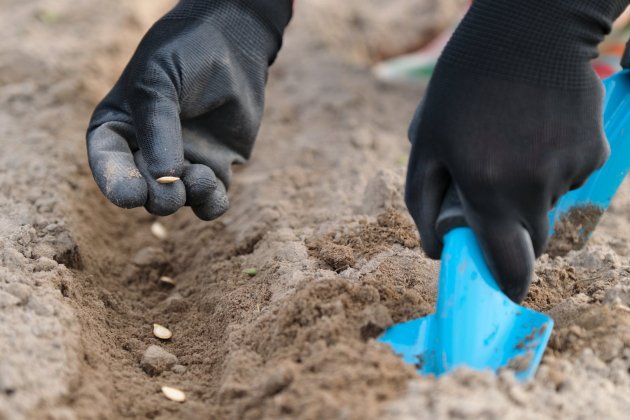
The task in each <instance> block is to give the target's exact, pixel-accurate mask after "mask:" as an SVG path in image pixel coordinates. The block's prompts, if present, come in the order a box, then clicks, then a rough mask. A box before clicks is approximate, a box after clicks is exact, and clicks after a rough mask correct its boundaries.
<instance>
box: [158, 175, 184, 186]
mask: <svg viewBox="0 0 630 420" xmlns="http://www.w3.org/2000/svg"><path fill="white" fill-rule="evenodd" d="M177 181H179V177H176V176H163V177H161V178H158V179H157V182H159V183H160V184H172V183H174V182H177Z"/></svg>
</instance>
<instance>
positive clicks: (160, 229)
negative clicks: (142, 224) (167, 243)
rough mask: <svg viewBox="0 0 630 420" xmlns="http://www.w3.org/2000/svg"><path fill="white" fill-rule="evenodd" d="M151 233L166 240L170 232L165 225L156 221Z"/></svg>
mask: <svg viewBox="0 0 630 420" xmlns="http://www.w3.org/2000/svg"><path fill="white" fill-rule="evenodd" d="M151 233H152V234H153V235H154V236H155V237H156V238H158V239H162V240H164V239H166V238H168V232H167V231H166V228H165V227H164V225H163V224H162V223H160V222H154V223H153V224H152V225H151Z"/></svg>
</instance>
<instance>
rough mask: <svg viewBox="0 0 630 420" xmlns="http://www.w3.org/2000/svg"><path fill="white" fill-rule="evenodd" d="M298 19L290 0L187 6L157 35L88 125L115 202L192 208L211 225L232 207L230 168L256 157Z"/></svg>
mask: <svg viewBox="0 0 630 420" xmlns="http://www.w3.org/2000/svg"><path fill="white" fill-rule="evenodd" d="M267 4H268V7H267V8H265V7H266V5H267ZM290 15H291V6H290V0H279V1H274V0H259V1H253V2H248V1H230V0H217V1H213V2H209V1H206V0H183V1H181V2H180V3H179V4H178V5H177V6H176V7H175V8H174V9H173V10H172V11H171V12H169V13H168V14H167V15H166V16H164V17H163V18H162V19H160V20H159V21H158V22H157V23H156V24H155V25H154V26H153V27H152V28H151V29H150V30H149V32H148V33H147V34H146V35H145V37H144V39H143V40H142V41H141V43H140V45H139V47H138V49H137V51H136V52H135V54H134V55H133V57H132V59H131V61H130V62H129V64H128V65H127V67H126V68H125V70H124V72H123V74H122V76H121V77H120V79H119V80H118V82H117V83H116V85H115V86H114V88H113V89H112V90H111V92H110V93H109V94H108V95H107V96H106V97H105V99H104V100H103V101H102V102H101V103H100V104H99V105H98V107H97V108H96V110H95V112H94V115H93V117H92V120H91V122H90V126H89V129H88V134H87V147H88V158H89V163H90V167H91V169H92V172H93V175H94V178H95V180H96V182H97V184H98V186H99V187H100V189H101V191H102V192H103V193H104V194H105V196H106V197H107V198H108V199H109V200H110V201H112V202H113V203H114V204H116V205H118V206H120V207H124V208H133V207H141V206H145V207H146V209H147V210H148V211H149V212H151V213H153V214H156V215H168V214H172V213H174V212H175V211H177V210H178V209H179V208H180V207H182V206H184V205H188V206H191V207H192V209H193V211H194V212H195V214H196V215H197V216H198V217H200V218H201V219H204V220H211V219H214V218H216V217H218V216H220V215H221V214H223V213H224V212H225V211H226V210H227V208H228V199H227V194H226V190H227V187H228V186H229V183H230V177H231V165H232V164H233V163H240V162H243V161H245V160H246V159H248V158H249V156H250V153H251V150H252V147H253V144H254V140H255V138H256V135H257V132H258V129H259V126H260V121H261V118H262V113H263V104H264V88H265V83H266V79H267V72H268V67H269V65H270V64H271V62H272V61H273V60H274V58H275V56H276V54H277V52H278V50H279V49H280V45H281V36H282V31H283V30H284V27H285V26H286V24H287V23H288V20H289V19H290ZM164 176H174V177H179V178H180V180H178V181H176V182H175V183H172V184H160V183H159V182H157V179H158V178H161V177H164Z"/></svg>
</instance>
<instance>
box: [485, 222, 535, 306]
mask: <svg viewBox="0 0 630 420" xmlns="http://www.w3.org/2000/svg"><path fill="white" fill-rule="evenodd" d="M473 229H474V228H473ZM474 230H475V229H474ZM477 235H478V238H479V242H480V244H481V248H482V250H483V253H484V256H485V259H486V261H487V263H488V267H489V268H490V271H491V272H492V274H493V275H494V277H495V280H496V281H497V283H498V284H499V287H500V288H501V290H502V291H503V293H505V294H506V295H507V296H508V297H509V298H510V299H511V300H513V301H514V302H516V303H520V302H522V301H523V300H524V299H525V296H527V291H528V290H529V285H530V283H531V280H532V276H533V273H534V263H535V256H534V249H533V245H532V241H531V238H530V236H529V233H528V232H527V230H526V229H525V228H523V227H522V226H520V225H518V224H514V225H513V226H510V227H507V228H505V227H502V228H496V229H477Z"/></svg>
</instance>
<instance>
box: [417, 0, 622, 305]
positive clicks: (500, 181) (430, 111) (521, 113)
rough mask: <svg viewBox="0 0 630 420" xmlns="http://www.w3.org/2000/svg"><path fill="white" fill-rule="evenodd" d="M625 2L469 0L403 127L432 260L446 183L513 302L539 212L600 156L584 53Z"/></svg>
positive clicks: (531, 251)
mask: <svg viewBox="0 0 630 420" xmlns="http://www.w3.org/2000/svg"><path fill="white" fill-rule="evenodd" d="M626 5H627V0H616V1H615V0H605V1H604V0H600V1H595V0H593V1H573V0H554V1H547V0H532V1H522V0H500V1H495V0H475V2H474V3H473V5H472V8H471V9H470V11H469V13H468V14H467V15H466V17H465V19H464V21H463V22H462V24H461V25H460V26H459V28H458V29H457V31H456V32H455V34H454V35H453V38H452V39H451V41H450V42H449V44H448V45H447V47H446V49H445V51H444V53H443V55H442V57H441V58H440V60H439V62H438V65H437V67H436V69H435V73H434V75H433V78H432V80H431V82H430V84H429V87H428V89H427V92H426V95H425V97H424V99H423V101H422V103H421V105H420V106H419V107H418V110H417V112H416V115H415V117H414V119H413V122H412V124H411V127H410V129H409V136H410V140H411V142H412V152H411V156H410V160H409V170H408V173H407V185H406V202H407V206H408V208H409V210H410V212H411V215H412V216H413V218H414V220H415V222H416V224H417V226H418V229H419V231H420V235H421V238H422V246H423V248H424V250H425V251H426V253H427V255H428V256H429V257H431V258H436V259H437V258H440V255H441V252H442V238H441V237H440V236H439V234H438V232H437V231H436V220H437V218H438V215H439V213H440V208H441V206H442V202H443V200H444V197H445V194H446V191H447V190H448V188H449V187H450V186H451V184H454V185H455V187H456V188H457V191H458V193H459V197H460V198H461V201H462V204H463V207H464V212H465V215H466V221H467V223H468V225H469V226H470V227H471V228H472V229H473V230H474V232H475V234H476V236H477V238H478V239H479V242H480V245H481V247H482V249H483V250H484V253H485V257H486V260H487V262H488V264H489V267H490V269H491V270H492V272H493V274H494V276H495V278H496V280H497V282H498V283H499V285H500V286H501V288H502V289H503V291H504V292H505V293H506V294H507V295H508V296H509V297H510V298H511V299H512V300H514V301H516V302H520V301H522V300H523V299H524V298H525V296H526V294H527V290H528V287H529V284H530V281H531V277H532V272H533V267H534V257H537V256H540V255H541V254H542V253H543V252H544V250H545V247H546V243H547V239H548V231H549V228H548V216H547V214H548V211H549V210H550V209H551V208H552V207H553V206H554V204H555V202H556V201H557V200H558V199H559V197H561V196H562V195H563V194H564V193H566V192H567V191H568V190H570V189H573V188H576V187H578V186H580V184H582V183H583V182H584V181H585V180H586V179H587V177H588V176H589V175H590V174H591V173H592V172H593V171H594V170H595V169H597V168H598V167H600V166H601V165H602V164H603V163H604V162H605V160H606V157H607V156H608V144H607V142H606V139H605V135H604V131H603V121H602V99H603V88H602V85H601V82H600V81H599V80H598V78H597V76H596V75H595V73H594V72H593V70H592V68H591V65H590V60H591V59H592V58H594V57H595V56H596V55H597V46H598V44H599V43H600V42H601V40H602V39H603V37H604V35H605V34H606V33H607V31H608V30H609V29H610V25H611V23H612V21H613V20H614V18H616V17H617V16H618V15H619V14H621V12H622V11H623V9H624V8H625V6H626Z"/></svg>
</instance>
